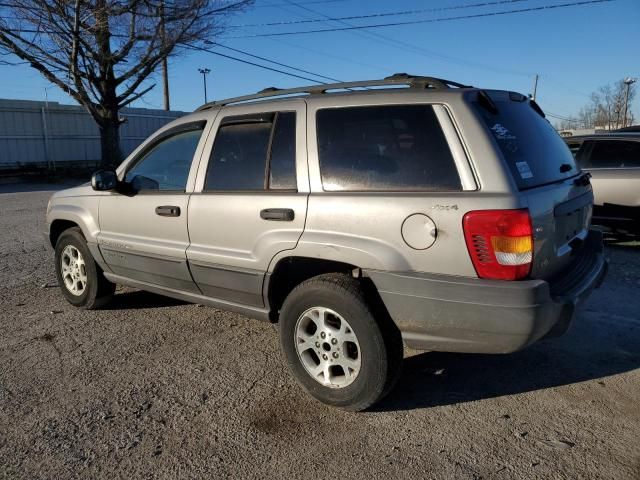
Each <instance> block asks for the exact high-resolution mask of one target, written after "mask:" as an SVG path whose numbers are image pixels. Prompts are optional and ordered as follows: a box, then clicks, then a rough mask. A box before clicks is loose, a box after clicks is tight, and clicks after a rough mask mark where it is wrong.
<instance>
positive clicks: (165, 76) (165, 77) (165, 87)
mask: <svg viewBox="0 0 640 480" xmlns="http://www.w3.org/2000/svg"><path fill="white" fill-rule="evenodd" d="M159 9H160V12H159V13H160V40H161V41H162V48H164V46H165V37H164V1H161V2H160V7H159ZM162 93H163V96H164V109H165V110H170V108H171V107H170V106H169V66H168V62H167V57H164V58H163V59H162Z"/></svg>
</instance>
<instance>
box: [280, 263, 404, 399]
mask: <svg viewBox="0 0 640 480" xmlns="http://www.w3.org/2000/svg"><path fill="white" fill-rule="evenodd" d="M376 313H378V314H377V315H374V312H373V309H372V304H371V302H368V301H367V300H366V296H365V292H364V289H363V288H362V285H361V284H360V282H359V281H358V280H356V279H354V278H351V277H349V276H347V275H341V274H327V275H320V276H318V277H314V278H312V279H310V280H307V281H305V282H303V283H301V284H300V285H299V286H298V287H296V288H295V289H294V290H293V291H292V292H291V293H290V294H289V296H288V297H287V299H286V300H285V302H284V305H283V307H282V310H281V313H280V322H279V323H280V325H279V327H280V328H279V330H280V342H281V346H282V350H283V352H284V354H285V357H286V359H287V362H288V364H289V367H290V369H291V371H292V372H293V374H294V376H295V377H296V379H297V380H298V382H299V383H300V384H301V385H302V386H303V387H304V388H305V389H306V390H307V391H308V392H309V393H310V394H311V395H313V396H314V397H315V398H317V399H318V400H320V401H321V402H324V403H326V404H329V405H333V406H337V407H341V408H344V409H346V410H353V411H359V410H364V409H366V408H368V407H370V406H371V405H373V404H374V403H375V402H377V401H379V400H380V399H381V398H382V397H383V396H384V395H385V394H386V393H387V392H388V391H389V390H390V389H391V388H392V387H393V385H394V384H395V381H396V380H397V378H398V374H399V372H400V366H401V363H402V339H401V337H400V333H399V331H398V329H397V328H396V327H395V325H393V323H392V322H391V321H390V319H388V317H386V316H385V315H383V314H382V312H376Z"/></svg>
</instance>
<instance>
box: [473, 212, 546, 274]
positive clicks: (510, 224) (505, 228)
mask: <svg viewBox="0 0 640 480" xmlns="http://www.w3.org/2000/svg"><path fill="white" fill-rule="evenodd" d="M462 226H463V229H464V238H465V240H466V242H467V248H468V249H469V255H471V261H472V262H473V266H474V267H475V269H476V272H477V274H478V276H479V277H480V278H490V279H495V280H518V279H520V278H524V277H526V276H527V275H529V271H530V270H531V263H532V261H533V232H532V229H531V217H530V216H529V211H528V210H526V209H523V210H477V211H473V212H469V213H467V214H466V215H465V216H464V219H463V220H462Z"/></svg>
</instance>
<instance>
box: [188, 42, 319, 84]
mask: <svg viewBox="0 0 640 480" xmlns="http://www.w3.org/2000/svg"><path fill="white" fill-rule="evenodd" d="M183 48H187V49H190V50H199V51H201V52H207V53H210V54H212V55H217V56H219V57H224V58H227V59H229V60H235V61H236V62H241V63H246V64H247V65H252V66H254V67H258V68H263V69H265V70H271V71H272V72H276V73H281V74H283V75H288V76H290V77H295V78H300V79H302V80H308V81H310V82H313V83H326V82H318V80H316V79H313V78H309V77H303V76H302V75H296V74H295V73H290V72H285V71H284V70H279V69H277V68H272V67H268V66H266V65H260V64H259V63H255V62H250V61H249V60H244V59H242V58H238V57H234V56H232V55H227V54H225V53H220V52H215V51H213V50H211V49H209V48H204V47H196V46H193V45H184V46H183ZM313 75H316V76H317V74H313Z"/></svg>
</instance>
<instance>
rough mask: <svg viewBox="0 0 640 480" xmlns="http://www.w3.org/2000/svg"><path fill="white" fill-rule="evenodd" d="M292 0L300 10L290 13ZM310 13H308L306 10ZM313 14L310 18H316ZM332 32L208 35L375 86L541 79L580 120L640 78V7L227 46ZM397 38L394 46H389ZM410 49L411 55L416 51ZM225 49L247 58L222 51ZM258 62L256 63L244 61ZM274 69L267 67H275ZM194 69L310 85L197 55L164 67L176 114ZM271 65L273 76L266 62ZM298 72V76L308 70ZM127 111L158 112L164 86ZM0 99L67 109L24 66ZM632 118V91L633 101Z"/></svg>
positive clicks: (289, 16)
mask: <svg viewBox="0 0 640 480" xmlns="http://www.w3.org/2000/svg"><path fill="white" fill-rule="evenodd" d="M485 1H486V2H489V1H490V0H451V1H446V0H432V1H428V2H427V1H418V0H395V1H394V2H385V1H381V0H371V1H367V2H365V1H362V0H329V1H327V0H324V1H320V0H256V3H255V5H254V7H252V8H250V9H249V10H248V11H246V12H245V13H241V14H238V15H235V16H234V17H232V18H230V19H229V22H228V23H229V24H230V25H246V24H256V23H269V22H281V21H294V20H302V19H311V18H322V15H327V16H330V17H343V16H354V15H366V14H373V13H382V12H397V11H405V10H414V9H437V8H442V7H451V6H459V5H468V4H477V3H484V2H485ZM573 1H575V0H513V1H512V3H510V4H509V3H506V2H505V4H503V5H493V6H485V7H474V8H464V9H454V10H440V11H431V12H425V13H421V14H415V15H404V16H392V17H379V18H373V19H367V20H349V22H350V23H352V24H354V25H366V24H373V23H388V22H401V21H410V20H419V19H436V18H442V17H451V16H458V15H473V14H478V13H486V12H498V11H506V10H515V9H522V8H532V7H533V8H535V7H540V6H545V5H558V4H562V3H571V2H573ZM295 2H298V3H299V4H302V5H303V6H304V8H301V7H300V6H296V5H293V4H292V3H295ZM309 9H311V10H313V11H314V12H312V11H309ZM315 12H317V13H315ZM332 26H333V27H336V26H340V25H338V24H336V22H328V23H306V24H304V23H303V24H297V25H296V24H294V25H286V26H277V27H265V26H262V27H229V28H228V29H227V31H226V32H225V33H224V35H223V37H221V38H217V39H212V40H215V41H217V42H220V43H223V44H225V45H228V46H229V47H233V48H236V49H240V50H244V51H247V52H249V53H253V54H255V55H260V56H263V57H267V58H269V59H273V60H276V61H278V62H281V63H285V64H289V65H292V66H296V67H298V68H302V69H305V70H309V71H312V72H316V73H320V74H322V75H326V76H329V77H333V78H337V79H340V80H356V79H370V78H381V77H384V76H386V75H389V74H391V73H394V72H410V73H416V74H424V75H432V76H439V77H444V78H448V79H452V80H456V81H459V82H462V83H468V84H472V85H476V86H483V87H487V88H504V89H510V90H515V91H519V92H522V93H530V92H531V91H532V85H533V77H534V74H535V73H538V74H539V75H540V80H539V84H538V101H539V103H540V104H541V106H542V107H543V109H545V110H546V111H548V112H552V113H554V114H559V115H562V116H570V115H572V114H575V113H577V111H578V110H579V109H580V107H581V106H583V105H584V104H585V103H586V102H588V100H589V98H588V96H589V94H590V93H591V92H592V91H594V90H595V89H597V88H598V87H599V86H602V85H604V84H607V83H611V82H614V81H616V80H619V79H621V78H623V77H626V76H633V77H638V78H640V49H639V48H638V47H639V45H640V0H616V1H613V2H608V3H600V4H592V5H582V6H574V7H567V8H557V9H549V10H544V11H534V12H527V13H517V14H512V15H500V16H490V17H482V18H472V19H463V20H454V21H444V22H433V23H424V24H417V25H403V26H394V27H386V28H377V29H372V30H367V31H369V32H375V34H377V35H383V36H384V37H386V38H384V39H383V38H380V37H378V36H374V37H372V36H371V35H370V34H367V33H364V32H365V30H358V31H349V32H346V31H343V32H330V33H314V34H307V35H295V36H279V37H262V38H234V37H242V36H246V35H252V34H257V33H268V32H284V31H299V30H309V29H321V28H330V27H332ZM398 41H400V42H404V43H405V44H409V46H406V45H399V44H397V43H395V42H398ZM416 47H417V48H416ZM217 50H218V51H220V52H221V53H225V54H229V55H233V56H238V57H243V56H242V55H240V54H238V53H236V52H231V51H228V50H224V49H217ZM243 58H245V59H247V60H251V61H254V62H258V63H263V64H264V63H265V62H262V61H259V60H255V59H251V58H247V57H243ZM272 66H273V65H272ZM198 67H207V68H210V69H211V70H212V73H211V74H210V75H209V78H208V92H209V99H212V98H224V97H229V96H234V95H242V94H246V93H252V92H256V91H258V90H260V89H262V88H264V87H267V86H278V87H292V86H297V85H305V84H309V83H310V82H308V81H306V80H300V79H296V78H291V77H287V76H285V75H282V74H279V73H275V72H270V71H267V70H263V69H260V68H257V67H253V66H250V65H246V64H242V63H239V62H235V61H233V60H229V59H225V58H221V57H217V56H214V55H211V54H208V53H205V52H196V53H189V54H188V55H184V56H181V57H178V58H174V59H172V60H171V61H170V65H169V72H170V74H169V76H170V87H171V106H172V109H177V110H185V111H190V110H193V109H195V108H197V107H198V106H199V105H200V104H201V103H202V102H203V91H202V76H201V75H200V74H199V73H198V71H197V69H198ZM274 67H275V68H281V67H278V66H274ZM293 73H298V74H300V75H303V76H307V75H306V74H302V73H300V72H293ZM155 81H157V83H158V84H157V86H156V88H155V89H154V90H153V91H151V92H150V93H149V94H148V95H146V96H145V97H144V98H143V99H142V100H139V101H136V102H135V103H134V105H133V106H136V107H149V108H160V107H161V105H162V97H161V85H160V82H159V79H156V80H155ZM0 86H1V87H2V91H1V92H0V97H2V98H20V99H30V100H43V99H44V98H45V90H46V92H47V93H46V94H47V97H48V99H49V100H50V101H52V100H53V101H59V102H63V103H73V101H72V100H71V99H69V98H68V97H67V96H66V95H65V94H64V93H63V92H61V91H60V90H59V89H57V87H52V86H51V85H50V84H48V82H47V81H46V80H44V79H43V78H42V77H40V75H39V74H38V73H37V72H36V71H34V70H32V69H30V68H29V67H28V66H0ZM632 109H633V111H634V113H635V115H636V118H637V119H638V118H640V95H638V98H637V99H636V101H635V102H634V104H633V105H632Z"/></svg>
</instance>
